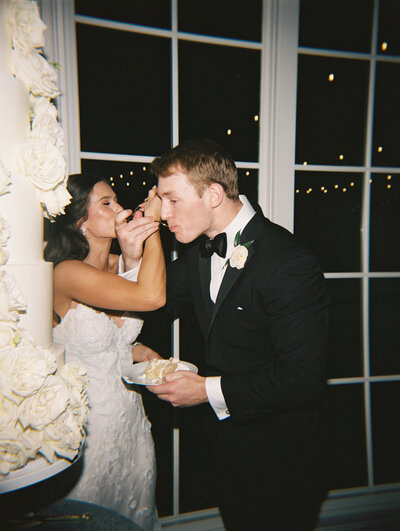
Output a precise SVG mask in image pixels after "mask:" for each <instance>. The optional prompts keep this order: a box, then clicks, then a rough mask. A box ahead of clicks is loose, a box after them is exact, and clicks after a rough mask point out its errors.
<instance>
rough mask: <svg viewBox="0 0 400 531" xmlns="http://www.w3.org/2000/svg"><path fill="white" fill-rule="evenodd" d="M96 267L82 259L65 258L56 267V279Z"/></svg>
mask: <svg viewBox="0 0 400 531" xmlns="http://www.w3.org/2000/svg"><path fill="white" fill-rule="evenodd" d="M92 269H95V268H93V266H91V265H89V264H87V263H86V262H82V261H81V260H64V261H63V262H60V263H59V264H57V265H56V266H55V267H54V279H57V278H60V277H64V276H66V275H71V274H72V275H75V274H77V273H82V272H84V271H89V270H92Z"/></svg>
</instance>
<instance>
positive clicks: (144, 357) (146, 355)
mask: <svg viewBox="0 0 400 531" xmlns="http://www.w3.org/2000/svg"><path fill="white" fill-rule="evenodd" d="M155 358H157V359H163V358H162V357H161V356H160V355H159V354H158V353H157V352H156V351H155V350H153V349H151V348H150V347H146V345H143V343H134V344H133V345H132V360H133V362H134V363H138V362H141V361H150V360H152V359H155Z"/></svg>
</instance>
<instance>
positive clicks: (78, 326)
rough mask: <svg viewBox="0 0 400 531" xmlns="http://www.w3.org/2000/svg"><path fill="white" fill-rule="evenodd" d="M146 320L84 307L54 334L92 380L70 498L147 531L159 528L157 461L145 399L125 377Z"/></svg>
mask: <svg viewBox="0 0 400 531" xmlns="http://www.w3.org/2000/svg"><path fill="white" fill-rule="evenodd" d="M142 324H143V322H142V321H141V320H140V319H138V318H135V317H128V316H124V317H123V318H122V325H121V326H120V327H119V326H117V324H116V322H115V321H114V320H113V319H111V318H110V317H109V316H107V315H106V314H105V313H101V312H96V311H95V310H94V309H92V308H90V307H88V306H85V305H83V304H79V305H78V306H77V307H76V308H72V309H70V310H69V311H68V312H67V314H66V316H65V317H64V319H63V320H62V321H61V323H60V324H58V325H57V326H56V327H55V328H54V330H53V338H54V340H55V341H57V342H58V343H61V344H63V345H64V347H65V353H66V361H67V362H71V361H78V362H79V363H80V364H81V365H83V366H84V367H85V368H86V369H87V371H88V376H89V379H90V382H89V385H88V395H89V401H90V412H89V419H88V436H87V441H86V445H85V451H84V469H83V474H82V476H81V477H80V479H79V482H78V483H77V485H76V486H75V487H74V489H73V490H72V492H71V493H70V494H69V495H68V497H70V498H74V499H80V500H85V501H89V502H92V503H97V504H99V505H103V506H106V507H110V508H111V509H114V510H116V511H118V512H120V513H122V514H124V515H125V516H128V517H129V518H131V519H132V520H133V521H134V522H135V523H137V524H138V525H140V526H141V527H142V528H143V529H145V530H155V529H159V524H158V519H157V512H156V509H155V502H154V490H155V481H156V476H155V458H154V445H153V439H152V436H151V432H150V423H149V421H148V420H147V418H146V415H145V412H144V408H143V404H142V397H141V395H140V394H138V393H136V392H135V391H134V390H131V389H128V388H127V387H126V386H125V385H124V383H123V381H122V379H121V376H122V375H123V374H124V372H125V369H126V368H128V367H131V366H132V342H133V341H134V340H135V339H136V337H137V336H138V334H139V333H140V330H141V328H142Z"/></svg>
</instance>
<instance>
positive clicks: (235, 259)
mask: <svg viewBox="0 0 400 531" xmlns="http://www.w3.org/2000/svg"><path fill="white" fill-rule="evenodd" d="M248 255H249V251H248V250H247V248H246V247H245V246H244V245H237V246H236V247H234V248H233V252H232V254H231V257H230V259H229V264H230V266H231V267H236V269H243V267H244V264H245V263H246V260H247V257H248Z"/></svg>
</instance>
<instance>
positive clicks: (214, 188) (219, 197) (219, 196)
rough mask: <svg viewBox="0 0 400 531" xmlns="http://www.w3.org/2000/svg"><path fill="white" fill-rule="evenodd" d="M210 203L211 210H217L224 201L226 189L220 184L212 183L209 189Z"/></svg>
mask: <svg viewBox="0 0 400 531" xmlns="http://www.w3.org/2000/svg"><path fill="white" fill-rule="evenodd" d="M207 193H208V197H209V203H210V206H211V208H216V207H217V206H219V205H220V204H221V203H222V201H223V199H224V195H225V192H224V189H223V188H222V186H221V185H220V184H218V183H211V184H210V185H209V187H208V189H207Z"/></svg>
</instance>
